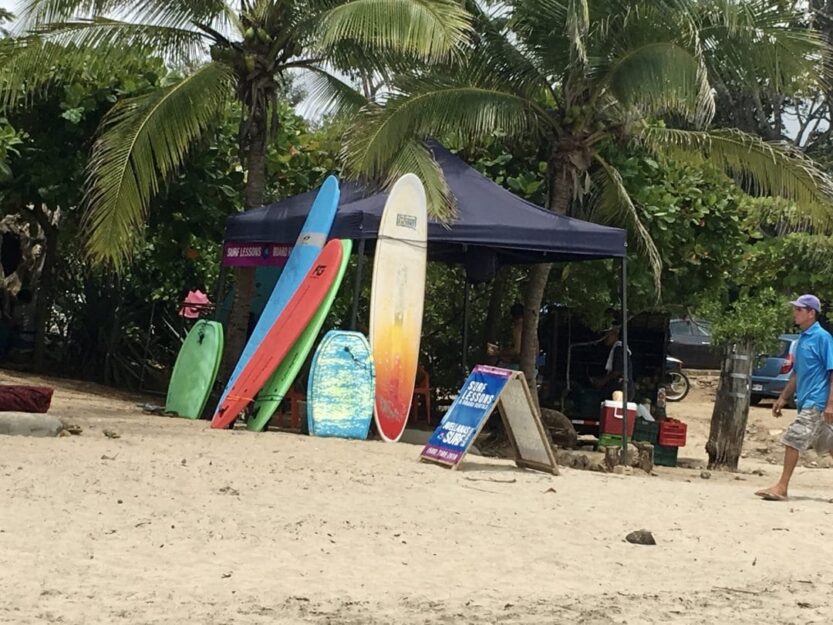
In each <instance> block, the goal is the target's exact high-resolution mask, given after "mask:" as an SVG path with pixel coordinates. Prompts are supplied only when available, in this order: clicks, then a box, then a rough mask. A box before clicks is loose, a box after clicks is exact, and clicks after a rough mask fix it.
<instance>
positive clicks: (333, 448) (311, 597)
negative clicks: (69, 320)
mask: <svg viewBox="0 0 833 625" xmlns="http://www.w3.org/2000/svg"><path fill="white" fill-rule="evenodd" d="M0 382H2V383H29V384H43V383H45V384H50V385H52V386H54V387H55V389H56V390H55V397H54V400H53V404H52V409H51V411H50V413H51V414H54V415H55V416H58V417H61V418H62V419H64V420H65V421H66V422H69V423H73V424H76V425H78V426H80V427H81V429H82V431H81V433H80V434H79V435H74V436H62V437H59V438H55V439H37V438H23V437H0V493H2V506H0V589H2V591H3V600H2V602H0V623H20V624H23V623H65V624H79V625H80V624H85V625H92V624H98V623H101V624H104V623H107V624H111V623H142V624H145V623H147V624H163V623H164V624H168V623H170V624H174V623H177V624H181V623H200V624H218V625H219V624H225V625H228V624H237V623H240V624H243V623H246V624H257V623H264V624H265V623H269V624H272V625H274V624H283V623H313V624H321V625H323V624H325V623H327V624H330V623H332V624H336V623H351V624H352V623H355V624H359V623H374V624H376V623H378V624H382V623H389V624H405V623H421V624H434V623H437V624H439V623H448V622H456V623H512V624H514V623H518V624H520V623H524V624H526V623H529V624H532V623H562V622H571V623H588V624H590V623H668V622H671V623H697V624H701V623H713V622H728V623H750V624H752V623H756V624H757V623H799V622H800V623H802V624H804V623H822V622H829V618H830V613H831V612H830V609H831V607H832V606H833V600H831V598H830V597H831V593H830V588H831V587H833V568H831V566H830V561H831V558H832V557H833V546H831V539H833V503H832V502H831V499H833V470H831V469H830V468H829V467H830V465H831V463H833V461H831V459H830V458H821V459H817V458H815V457H813V456H808V457H806V458H805V459H804V461H803V463H802V465H801V466H800V467H799V468H798V469H797V471H796V475H795V477H794V480H793V486H792V488H793V492H792V493H791V494H792V496H793V497H792V499H791V501H789V502H786V503H779V502H763V501H761V500H759V499H758V498H757V497H755V496H753V494H752V493H753V492H754V491H755V490H756V489H758V488H760V487H763V486H767V485H769V484H770V483H772V482H773V481H774V480H775V478H776V476H777V475H778V473H779V472H780V462H781V449H780V446H779V445H778V444H777V439H778V430H779V429H780V428H783V427H784V426H785V425H786V424H787V423H788V421H786V420H780V421H777V420H775V419H773V418H772V417H771V416H770V415H769V406H768V405H767V404H764V405H763V406H762V407H759V408H752V409H751V412H750V421H749V423H750V424H749V435H748V436H747V441H746V449H747V451H746V454H745V455H746V457H745V458H744V459H743V461H742V465H741V471H740V472H738V473H717V472H712V473H710V474H706V473H703V472H702V468H704V466H705V460H706V457H705V452H704V450H703V445H704V443H705V439H706V436H707V433H708V423H709V418H710V416H711V408H712V392H713V391H712V390H711V387H710V385H709V380H705V381H702V385H701V386H700V388H696V389H694V390H693V391H692V393H691V395H690V396H689V397H688V398H687V399H686V400H685V401H683V402H681V403H679V404H673V405H671V407H670V410H669V412H670V414H671V415H672V416H677V417H680V418H682V419H683V420H686V421H688V422H689V442H688V446H687V447H685V448H684V449H683V450H681V454H680V456H681V458H683V459H684V461H683V463H682V464H683V465H684V466H683V467H680V468H676V469H668V468H662V467H658V468H657V469H656V471H655V475H648V474H646V473H643V472H639V471H637V472H636V473H635V474H634V475H613V474H601V473H594V472H589V471H579V470H574V469H569V468H562V469H561V475H560V476H550V475H545V474H542V473H536V472H533V471H527V470H519V469H517V468H516V467H515V466H514V464H513V463H512V462H509V461H506V460H499V459H493V458H485V457H481V456H474V455H470V456H469V457H467V459H466V461H465V462H464V465H463V467H462V468H461V469H460V470H459V471H449V470H446V469H443V468H440V467H437V466H433V465H428V464H421V463H419V462H417V460H416V459H417V456H418V453H419V449H420V448H419V447H418V446H415V445H410V444H402V443H400V444H395V445H390V444H384V443H381V442H376V441H370V442H355V441H342V440H333V439H315V438H310V437H306V436H300V435H296V434H292V433H276V432H267V433H262V434H253V433H250V432H246V431H233V432H230V431H212V430H210V429H209V428H208V424H207V423H206V422H204V421H200V422H189V421H185V420H180V419H172V418H165V417H158V416H152V415H148V414H144V413H143V412H142V411H141V409H140V408H139V407H137V405H136V404H137V403H141V402H144V401H155V402H156V403H158V402H159V401H160V400H159V399H158V398H146V397H138V396H130V395H124V394H120V393H117V392H115V391H113V390H112V389H107V388H104V387H97V386H94V385H89V384H82V383H77V382H69V381H64V380H57V379H43V378H37V377H33V376H21V375H19V374H13V373H10V372H2V373H1V374H0ZM789 416H790V414H788V415H787V417H788V418H789ZM105 431H106V432H107V434H105ZM643 528H644V529H648V530H650V531H651V532H653V534H654V536H655V538H656V541H657V545H656V546H641V545H632V544H629V543H627V542H625V540H624V537H625V535H626V534H627V533H629V532H631V531H633V530H637V529H643Z"/></svg>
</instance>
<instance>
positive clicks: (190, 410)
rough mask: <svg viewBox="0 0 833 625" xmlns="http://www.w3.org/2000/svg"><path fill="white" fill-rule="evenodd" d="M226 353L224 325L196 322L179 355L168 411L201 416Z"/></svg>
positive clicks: (183, 415)
mask: <svg viewBox="0 0 833 625" xmlns="http://www.w3.org/2000/svg"><path fill="white" fill-rule="evenodd" d="M222 355H223V326H222V325H221V324H220V323H218V322H216V321H205V320H204V319H201V320H199V321H197V323H195V324H194V327H193V328H191V331H190V332H189V333H188V336H187V337H185V342H184V343H183V344H182V348H181V349H180V350H179V355H178V356H177V357H176V364H175V365H174V370H173V373H172V374H171V381H170V383H169V384H168V397H167V399H166V401H165V411H166V412H174V413H176V414H177V415H179V416H180V417H185V418H186V419H199V418H200V416H201V415H202V411H203V408H205V402H206V401H207V400H208V395H209V393H211V388H212V387H213V386H214V380H215V379H216V377H217V370H218V369H219V368H220V358H221V357H222Z"/></svg>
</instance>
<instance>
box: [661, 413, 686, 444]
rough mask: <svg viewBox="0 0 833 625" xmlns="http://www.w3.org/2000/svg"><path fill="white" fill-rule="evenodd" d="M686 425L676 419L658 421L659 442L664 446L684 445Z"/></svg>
mask: <svg viewBox="0 0 833 625" xmlns="http://www.w3.org/2000/svg"><path fill="white" fill-rule="evenodd" d="M687 432H688V426H687V425H686V424H685V423H683V422H682V421H677V420H676V419H665V420H664V421H660V422H659V444H660V445H664V446H665V447H685V441H686V433H687Z"/></svg>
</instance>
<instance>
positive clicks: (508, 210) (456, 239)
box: [225, 144, 625, 264]
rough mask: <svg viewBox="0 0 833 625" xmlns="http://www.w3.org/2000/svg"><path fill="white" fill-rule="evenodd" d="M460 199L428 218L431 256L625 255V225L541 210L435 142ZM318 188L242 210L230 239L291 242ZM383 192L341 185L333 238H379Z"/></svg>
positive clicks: (542, 258)
mask: <svg viewBox="0 0 833 625" xmlns="http://www.w3.org/2000/svg"><path fill="white" fill-rule="evenodd" d="M431 149H432V150H433V152H434V157H435V158H436V160H437V162H438V164H439V166H440V167H441V168H442V171H443V173H444V174H445V177H446V180H447V182H448V186H449V188H450V190H451V192H452V193H453V194H454V197H455V198H456V201H457V214H456V216H455V218H454V219H453V220H452V221H451V222H450V223H447V224H443V223H439V222H436V221H433V220H432V221H430V222H429V224H428V253H429V257H430V258H432V259H434V260H442V261H447V262H465V261H466V260H467V259H469V260H471V258H472V256H471V252H473V251H476V250H478V249H479V250H480V251H482V252H487V253H488V251H489V250H490V251H491V252H493V253H494V254H496V257H497V260H498V262H500V263H502V264H513V263H537V262H550V261H557V260H591V259H596V258H621V257H622V256H624V253H625V231H624V230H621V229H619V228H610V227H607V226H600V225H597V224H593V223H589V222H586V221H581V220H579V219H573V218H570V217H565V216H563V215H559V214H556V213H552V212H550V211H547V210H545V209H543V208H540V207H538V206H536V205H534V204H532V203H530V202H527V201H526V200H524V199H521V198H519V197H517V196H516V195H513V194H512V193H510V192H509V191H507V190H506V189H504V188H503V187H501V186H499V185H497V184H495V183H494V182H492V181H491V180H489V179H488V178H486V177H485V176H483V175H482V174H480V172H478V171H477V170H475V169H473V168H472V167H470V166H468V165H467V164H466V163H465V162H463V161H462V160H461V159H460V158H458V157H457V156H455V155H453V154H452V153H451V152H449V151H448V150H446V149H445V148H443V147H442V146H439V145H436V144H435V145H433V146H431ZM316 193H317V191H310V192H307V193H302V194H300V195H296V196H294V197H291V198H288V199H286V200H282V201H280V202H276V203H274V204H269V205H267V206H263V207H261V208H257V209H253V210H249V211H246V212H244V213H239V214H237V215H234V216H232V217H230V218H229V219H228V221H227V222H226V233H225V241H226V243H283V244H289V245H291V244H293V243H294V242H295V239H296V238H297V237H298V233H299V232H300V231H301V227H302V225H303V223H304V220H305V219H306V216H307V212H308V211H309V208H310V206H311V205H312V201H313V199H314V198H315V194H316ZM386 198H387V193H386V192H378V193H372V194H367V193H366V192H365V191H364V190H363V188H362V187H360V186H358V185H356V184H354V183H345V184H342V187H341V199H340V202H339V207H338V213H337V214H336V218H335V222H334V223H333V227H332V230H331V231H330V237H331V238H338V239H353V240H362V239H365V240H369V241H375V239H376V235H377V233H378V228H379V221H380V219H381V215H382V210H383V209H384V206H385V200H386Z"/></svg>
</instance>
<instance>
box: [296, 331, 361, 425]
mask: <svg viewBox="0 0 833 625" xmlns="http://www.w3.org/2000/svg"><path fill="white" fill-rule="evenodd" d="M375 382H376V373H375V369H374V366H373V352H372V351H371V349H370V344H369V343H368V342H367V339H366V338H365V337H364V335H362V334H360V333H358V332H344V331H340V330H330V331H329V332H327V334H326V335H325V336H324V338H323V339H322V340H321V344H320V345H319V346H318V349H317V350H316V352H315V356H314V357H313V359H312V367H311V369H310V375H309V382H308V384H307V420H308V423H309V433H310V434H311V435H313V436H334V437H339V438H358V439H362V440H363V439H365V438H367V433H368V430H369V429H370V422H371V421H372V420H373V404H374V401H375V396H376V392H375V391H376V389H375Z"/></svg>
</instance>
